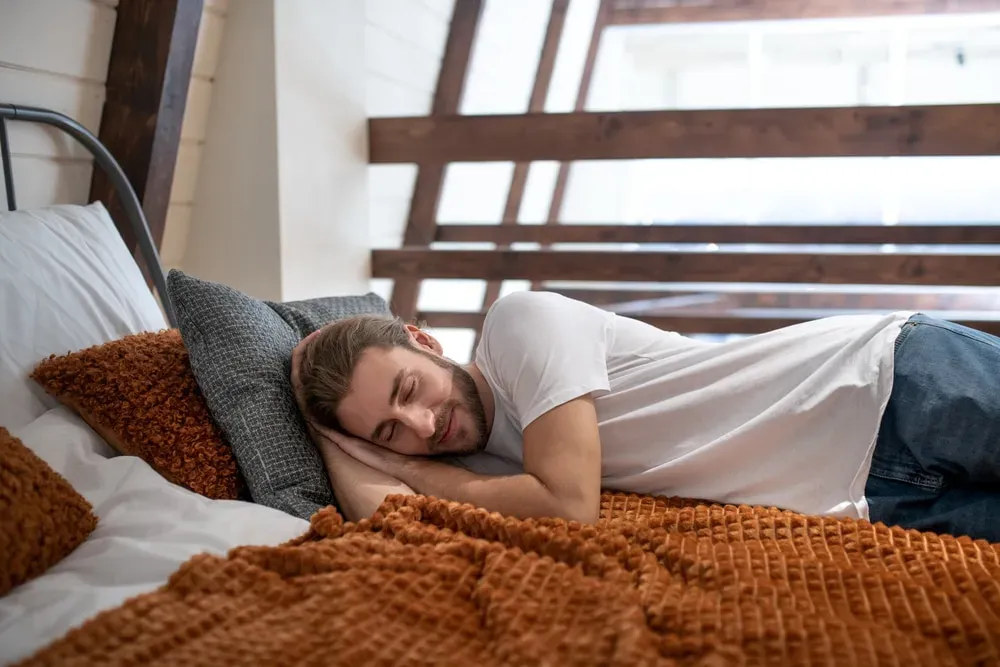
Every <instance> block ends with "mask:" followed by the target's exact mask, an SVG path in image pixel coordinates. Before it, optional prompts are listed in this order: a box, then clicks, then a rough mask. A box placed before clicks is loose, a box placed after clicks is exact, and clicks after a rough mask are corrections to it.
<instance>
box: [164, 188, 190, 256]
mask: <svg viewBox="0 0 1000 667" xmlns="http://www.w3.org/2000/svg"><path fill="white" fill-rule="evenodd" d="M192 209H193V207H192V206H191V205H190V204H171V205H170V208H169V209H167V224H166V227H165V228H164V230H163V242H162V243H161V244H160V263H162V264H163V267H164V270H167V269H172V268H181V265H182V264H183V262H184V251H185V249H186V248H187V239H188V232H190V231H191V212H192Z"/></svg>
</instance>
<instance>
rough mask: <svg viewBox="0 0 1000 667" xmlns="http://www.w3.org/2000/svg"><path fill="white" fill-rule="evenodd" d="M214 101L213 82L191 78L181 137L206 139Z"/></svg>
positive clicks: (193, 139) (185, 138) (198, 139)
mask: <svg viewBox="0 0 1000 667" xmlns="http://www.w3.org/2000/svg"><path fill="white" fill-rule="evenodd" d="M211 101H212V84H211V83H210V82H208V81H206V80H204V79H191V85H190V86H189V87H188V98H187V106H186V107H185V108H184V121H183V123H182V124H181V139H184V140H192V141H199V142H200V141H204V139H205V135H206V134H207V128H208V109H209V105H210V103H211Z"/></svg>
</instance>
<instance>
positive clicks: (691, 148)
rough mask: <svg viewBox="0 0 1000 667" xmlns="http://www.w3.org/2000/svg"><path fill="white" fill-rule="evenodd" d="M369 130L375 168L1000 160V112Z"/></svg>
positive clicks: (546, 118)
mask: <svg viewBox="0 0 1000 667" xmlns="http://www.w3.org/2000/svg"><path fill="white" fill-rule="evenodd" d="M459 4H461V3H459ZM370 131H371V135H370V140H371V155H370V160H371V162H373V163H375V164H385V163H407V162H418V163H419V162H436V163H445V162H484V161H505V160H513V161H533V160H561V161H573V160H616V159H618V160H628V159H647V158H752V157H789V158H790V157H846V156H897V155H1000V104H967V105H952V106H922V107H917V106H913V107H845V108H813V109H733V110H711V111H617V112H574V113H564V114H555V113H553V114H525V115H504V116H448V117H438V118H433V117H431V118H379V119H372V120H371V121H370Z"/></svg>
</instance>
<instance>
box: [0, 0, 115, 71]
mask: <svg viewBox="0 0 1000 667" xmlns="http://www.w3.org/2000/svg"><path fill="white" fill-rule="evenodd" d="M0 16H2V17H3V21H2V22H0V63H3V64H7V65H15V66H21V67H23V68H25V69H29V70H44V71H46V72H55V73H58V74H63V75H66V76H70V77H77V78H83V79H88V80H90V81H96V82H103V81H104V80H105V79H106V78H107V72H108V59H109V58H110V55H111V40H112V37H113V36H114V29H115V18H116V12H115V9H114V8H113V7H109V6H108V5H106V4H101V3H95V2H81V1H79V0H75V1H72V2H70V1H68V0H30V1H29V2H25V0H0Z"/></svg>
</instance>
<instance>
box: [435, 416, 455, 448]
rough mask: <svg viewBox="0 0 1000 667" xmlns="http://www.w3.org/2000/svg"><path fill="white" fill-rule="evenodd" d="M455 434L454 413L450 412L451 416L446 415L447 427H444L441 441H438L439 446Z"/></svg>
mask: <svg viewBox="0 0 1000 667" xmlns="http://www.w3.org/2000/svg"><path fill="white" fill-rule="evenodd" d="M454 433H455V411H454V410H452V411H451V414H449V415H448V426H447V427H445V429H444V433H442V434H441V439H440V440H438V443H439V444H442V445H443V444H444V443H446V442H448V440H450V439H451V436H452V435H453V434H454Z"/></svg>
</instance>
